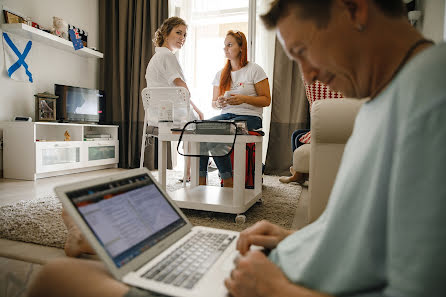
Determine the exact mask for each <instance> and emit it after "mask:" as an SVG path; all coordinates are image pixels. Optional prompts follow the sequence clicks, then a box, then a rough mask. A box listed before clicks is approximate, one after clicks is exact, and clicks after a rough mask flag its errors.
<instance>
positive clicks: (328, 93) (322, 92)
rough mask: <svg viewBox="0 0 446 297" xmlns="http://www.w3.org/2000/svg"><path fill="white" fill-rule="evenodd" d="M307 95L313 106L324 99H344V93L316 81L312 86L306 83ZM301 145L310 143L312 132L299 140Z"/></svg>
mask: <svg viewBox="0 0 446 297" xmlns="http://www.w3.org/2000/svg"><path fill="white" fill-rule="evenodd" d="M305 93H306V94H307V99H308V103H309V104H310V113H311V106H312V105H313V102H314V101H317V100H324V99H340V98H343V97H344V96H342V93H340V92H335V91H332V90H331V89H330V88H329V87H328V86H327V85H324V84H323V83H321V82H319V81H315V82H314V83H312V84H311V85H309V84H307V83H305ZM299 141H300V142H301V143H310V141H311V131H310V132H308V133H307V134H305V135H303V136H301V137H300V138H299Z"/></svg>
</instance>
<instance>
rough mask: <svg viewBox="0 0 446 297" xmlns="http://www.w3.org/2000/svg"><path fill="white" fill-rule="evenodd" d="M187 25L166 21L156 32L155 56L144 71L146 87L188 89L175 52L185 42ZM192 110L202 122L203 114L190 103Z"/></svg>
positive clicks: (170, 19)
mask: <svg viewBox="0 0 446 297" xmlns="http://www.w3.org/2000/svg"><path fill="white" fill-rule="evenodd" d="M186 35H187V25H186V22H185V21H184V20H183V19H182V18H179V17H171V18H168V19H166V20H165V21H164V22H163V23H162V25H161V26H160V27H159V28H158V30H156V32H155V38H153V40H152V41H153V43H154V44H155V54H154V55H153V57H152V59H150V62H149V64H148V65H147V70H146V81H147V87H175V86H177V87H185V88H186V89H187V90H189V88H188V87H187V84H186V79H185V78H184V74H183V69H181V66H180V64H179V63H178V59H177V57H176V56H175V52H176V51H177V50H179V49H181V48H182V47H183V45H184V42H185V41H186ZM190 103H191V106H192V108H193V110H194V111H195V112H196V113H197V114H198V117H199V118H200V119H201V120H202V119H203V113H202V112H201V111H200V109H198V107H197V106H196V105H195V104H194V103H193V102H192V100H191V101H190Z"/></svg>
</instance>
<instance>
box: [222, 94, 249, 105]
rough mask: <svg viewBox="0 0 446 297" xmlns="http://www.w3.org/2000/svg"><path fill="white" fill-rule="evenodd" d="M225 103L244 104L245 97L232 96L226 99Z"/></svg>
mask: <svg viewBox="0 0 446 297" xmlns="http://www.w3.org/2000/svg"><path fill="white" fill-rule="evenodd" d="M226 103H227V104H229V105H240V104H242V103H246V100H245V96H242V95H232V94H231V97H229V98H227V99H226Z"/></svg>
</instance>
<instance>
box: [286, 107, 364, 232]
mask: <svg viewBox="0 0 446 297" xmlns="http://www.w3.org/2000/svg"><path fill="white" fill-rule="evenodd" d="M363 102H364V100H358V99H342V100H318V101H315V102H314V103H313V106H312V109H311V144H304V145H302V146H300V147H298V148H297V149H296V150H295V151H294V153H293V169H294V170H296V171H298V172H302V173H309V175H310V176H309V181H308V182H309V186H308V209H307V218H306V220H305V221H306V223H311V222H313V221H314V220H316V219H317V218H318V217H319V216H320V215H321V214H322V212H323V211H324V209H325V206H326V205H327V202H328V198H329V196H330V192H331V189H332V187H333V184H334V181H335V178H336V174H337V172H338V168H339V164H340V162H341V158H342V154H343V152H344V147H345V144H346V143H347V140H348V138H349V137H350V135H351V133H352V131H353V124H354V121H355V118H356V114H357V112H358V110H359V108H360V107H361V105H362V103H363Z"/></svg>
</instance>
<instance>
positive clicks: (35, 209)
mask: <svg viewBox="0 0 446 297" xmlns="http://www.w3.org/2000/svg"><path fill="white" fill-rule="evenodd" d="M154 175H155V176H156V175H157V172H154ZM181 177H182V172H179V171H173V170H168V172H167V189H168V191H173V190H176V189H179V188H180V187H182V183H181V182H179V179H180V178H181ZM209 185H213V186H218V185H219V180H218V176H217V173H216V172H212V173H210V176H209ZM301 190H302V188H301V187H300V186H299V185H297V184H281V183H280V182H279V181H278V176H268V175H265V176H264V177H263V190H262V199H263V202H262V203H256V204H254V205H253V206H252V207H251V208H250V209H249V210H248V211H247V212H246V213H245V215H246V222H245V223H244V224H235V222H234V218H235V215H234V214H225V213H216V212H208V211H199V210H189V209H183V211H184V213H185V214H186V216H187V217H188V219H189V220H190V222H191V223H192V224H193V225H196V226H209V227H215V228H222V229H230V230H236V231H241V230H243V229H245V228H247V227H249V226H251V225H252V224H254V223H255V222H257V221H260V220H262V219H266V220H269V221H271V222H273V223H276V224H278V225H280V226H283V227H285V228H291V225H292V223H293V218H294V214H295V212H296V208H297V205H298V203H299V197H300V194H301ZM61 211H62V205H61V203H60V201H59V199H58V198H57V197H55V195H48V196H44V197H40V198H37V199H31V200H23V201H19V202H17V203H14V204H9V205H5V206H2V207H0V238H6V239H10V240H18V241H24V242H31V243H37V244H41V245H45V246H52V247H58V248H62V247H63V245H64V243H65V239H66V235H67V231H66V228H65V225H64V224H63V221H62V218H61Z"/></svg>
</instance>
